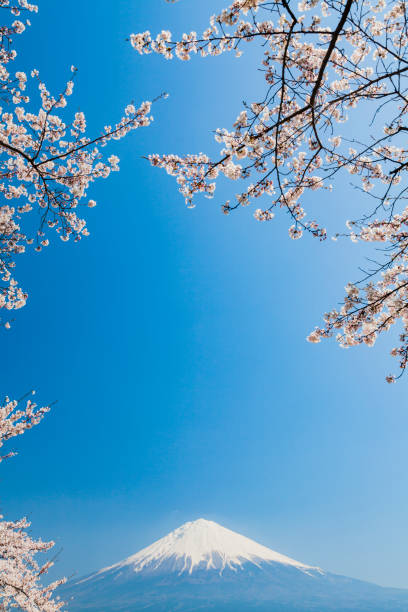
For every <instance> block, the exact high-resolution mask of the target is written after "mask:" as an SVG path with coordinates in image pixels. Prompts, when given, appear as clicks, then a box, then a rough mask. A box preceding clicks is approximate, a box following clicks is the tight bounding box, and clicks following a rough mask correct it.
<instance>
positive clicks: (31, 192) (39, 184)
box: [0, 0, 152, 328]
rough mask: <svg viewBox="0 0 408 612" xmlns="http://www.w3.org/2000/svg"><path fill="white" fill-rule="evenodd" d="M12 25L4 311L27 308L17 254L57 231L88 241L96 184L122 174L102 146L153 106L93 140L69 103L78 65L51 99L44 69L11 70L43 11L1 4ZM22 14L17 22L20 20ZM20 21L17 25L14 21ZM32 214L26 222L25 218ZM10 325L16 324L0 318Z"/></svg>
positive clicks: (5, 78)
mask: <svg viewBox="0 0 408 612" xmlns="http://www.w3.org/2000/svg"><path fill="white" fill-rule="evenodd" d="M0 8H2V9H6V10H7V13H6V11H4V13H3V15H4V14H7V15H10V16H11V19H10V24H9V25H5V26H2V27H0V99H1V101H2V103H3V108H2V109H1V110H0V193H1V195H2V196H3V197H4V199H5V200H8V203H7V204H6V203H5V204H3V205H1V206H0V278H1V281H2V282H3V285H2V286H0V309H4V311H11V310H16V309H18V308H21V307H22V306H24V305H25V303H26V300H27V292H26V291H25V290H24V289H22V288H20V287H19V285H18V282H17V281H16V279H15V275H14V268H15V265H16V262H15V258H16V255H18V254H21V253H24V252H26V251H27V249H29V248H32V249H35V251H41V250H42V249H43V248H45V247H48V246H49V244H50V240H51V236H50V234H51V231H54V232H56V233H57V235H59V238H60V239H61V240H63V241H65V242H66V241H68V240H70V239H71V240H74V241H75V242H78V241H80V240H81V239H82V238H84V237H85V236H88V235H89V234H88V230H87V228H86V221H85V219H83V218H82V216H79V214H78V207H79V206H83V209H84V207H86V206H88V207H91V208H92V207H94V206H95V205H96V202H95V201H94V200H92V199H89V198H87V190H88V188H89V186H90V184H91V183H92V182H93V181H95V180H96V179H98V178H107V177H108V176H109V175H110V173H111V172H114V171H118V170H119V165H118V164H119V158H118V157H117V156H116V155H114V154H111V155H110V156H109V157H106V155H103V152H102V148H103V147H105V146H106V145H107V144H108V143H109V141H111V140H119V139H121V138H123V137H124V136H126V135H127V134H128V133H129V132H130V131H133V130H135V129H137V128H140V127H145V126H148V125H149V124H150V122H151V120H152V117H151V116H150V109H151V102H143V103H142V104H141V105H140V106H139V107H138V108H137V107H136V106H134V104H129V105H128V106H127V107H126V108H125V111H124V114H123V116H122V117H121V118H120V119H119V121H118V122H117V123H116V124H114V125H107V126H105V127H104V128H103V130H102V131H101V133H100V134H99V135H96V136H88V135H87V127H86V119H85V116H84V114H83V113H82V112H77V113H75V115H74V117H73V119H72V120H70V119H67V118H66V117H67V110H66V107H67V101H68V98H69V96H71V95H72V92H73V88H74V79H75V74H76V68H75V67H73V66H72V67H71V78H70V80H68V82H67V83H66V85H65V87H64V88H63V91H62V92H61V93H59V94H58V95H56V96H53V95H52V94H51V93H50V92H49V91H48V89H47V87H46V85H45V83H44V82H43V80H42V79H41V77H40V75H39V72H38V70H36V69H32V70H31V71H30V74H29V75H27V74H26V72H22V71H16V72H14V71H13V62H14V61H15V60H16V57H17V54H16V51H15V49H14V48H13V42H14V37H15V36H16V35H18V34H21V33H22V32H24V30H25V28H26V27H27V26H28V25H30V22H29V20H28V19H26V18H25V21H24V22H23V21H22V20H21V18H24V17H23V15H24V14H27V13H29V12H36V11H37V7H36V6H34V5H32V4H28V2H27V1H26V0H16V2H15V3H11V2H10V0H0ZM15 17H19V19H15ZM13 19H14V20H13ZM34 88H35V89H37V88H38V90H39V98H40V100H39V106H37V107H35V106H34V102H33V103H30V97H29V95H28V93H27V92H28V90H30V89H34ZM27 217H28V219H27ZM1 322H2V323H3V324H4V325H5V326H6V327H7V328H8V327H10V321H9V320H8V319H6V318H4V317H3V318H2V321H1Z"/></svg>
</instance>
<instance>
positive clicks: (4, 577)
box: [0, 397, 65, 612]
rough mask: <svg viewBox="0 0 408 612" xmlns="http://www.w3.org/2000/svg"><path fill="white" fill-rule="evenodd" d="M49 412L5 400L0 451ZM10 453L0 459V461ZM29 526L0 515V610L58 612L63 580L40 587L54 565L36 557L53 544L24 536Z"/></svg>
mask: <svg viewBox="0 0 408 612" xmlns="http://www.w3.org/2000/svg"><path fill="white" fill-rule="evenodd" d="M24 401H25V403H24ZM49 409H50V407H49V406H46V407H42V408H39V407H38V406H37V404H35V403H34V402H33V401H32V399H31V398H29V399H26V397H23V398H21V399H20V400H10V399H9V398H6V399H5V402H4V404H3V405H2V406H0V448H1V447H2V446H3V445H4V443H5V442H7V441H8V440H10V438H14V437H15V436H19V435H21V434H23V433H24V432H25V431H27V430H28V429H31V428H32V427H34V425H37V424H38V423H39V422H40V421H41V420H42V418H43V417H44V415H45V414H46V413H47V412H48V411H49ZM13 454H14V453H12V452H9V453H8V454H6V455H3V456H0V462H1V461H3V460H4V459H7V458H9V457H11V456H12V455H13ZM29 526H30V523H29V522H28V521H27V519H25V518H24V519H21V520H19V521H14V522H13V521H6V520H4V518H3V517H2V516H0V607H1V609H2V610H8V609H10V608H16V607H17V608H19V609H20V610H27V611H29V612H39V611H41V612H57V610H60V609H61V608H62V606H63V602H61V601H59V599H58V598H55V597H54V596H53V592H54V590H55V589H56V588H57V587H58V586H59V585H61V584H62V583H64V582H65V580H64V579H61V580H56V581H54V582H52V583H51V584H49V585H48V586H46V587H44V586H42V585H41V582H40V581H41V578H42V577H43V575H44V574H46V573H47V571H48V570H49V569H50V567H51V566H52V565H53V562H52V561H47V562H46V563H43V564H41V565H40V564H39V563H38V562H37V560H36V557H37V555H38V554H39V553H44V552H47V551H48V550H49V549H50V548H52V547H53V546H54V542H43V541H42V540H33V539H32V538H31V537H30V535H29V534H28V533H27V528H28V527H29Z"/></svg>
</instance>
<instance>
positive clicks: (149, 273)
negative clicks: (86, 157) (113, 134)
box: [0, 0, 408, 587]
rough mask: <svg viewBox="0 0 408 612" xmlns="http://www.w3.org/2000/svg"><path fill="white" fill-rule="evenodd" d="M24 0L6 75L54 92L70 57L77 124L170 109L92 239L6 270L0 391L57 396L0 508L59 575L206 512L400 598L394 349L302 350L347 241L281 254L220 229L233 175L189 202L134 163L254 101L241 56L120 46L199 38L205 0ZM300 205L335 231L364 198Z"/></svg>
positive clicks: (113, 186) (130, 145)
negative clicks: (189, 57)
mask: <svg viewBox="0 0 408 612" xmlns="http://www.w3.org/2000/svg"><path fill="white" fill-rule="evenodd" d="M118 4H120V6H119V7H118V6H117V5H118ZM39 5H40V11H39V14H38V15H37V16H34V17H33V18H32V22H33V26H32V27H31V29H30V30H29V31H28V32H27V33H25V34H24V36H23V37H21V38H20V39H19V45H20V61H21V67H23V68H25V69H29V68H31V67H36V68H39V69H40V72H41V75H42V76H43V78H44V79H45V80H46V82H47V83H48V84H49V85H50V87H54V88H55V89H56V90H57V91H59V89H60V87H61V85H62V83H63V82H64V80H65V79H66V77H67V75H69V68H70V66H71V64H74V65H76V66H78V67H79V73H78V79H77V84H76V91H75V94H74V96H73V98H72V99H71V109H72V111H73V112H74V111H76V110H77V109H78V108H80V109H81V110H83V111H84V112H85V113H86V115H87V118H88V124H89V126H90V129H91V130H94V132H95V133H97V132H98V131H99V127H100V126H103V125H105V124H106V123H108V122H109V123H111V122H113V121H114V120H115V118H116V117H118V118H119V117H120V115H121V109H122V108H123V107H124V106H125V105H126V104H127V103H128V102H129V101H131V100H134V101H135V102H139V101H142V100H144V99H151V98H153V97H155V96H156V95H157V94H159V93H160V92H161V91H168V92H169V93H170V97H169V98H168V99H167V100H166V101H162V102H160V103H158V104H157V105H155V107H154V109H153V112H154V116H155V122H154V124H153V126H152V127H150V128H147V129H143V130H138V131H137V132H135V133H133V134H132V135H130V136H129V137H128V138H127V139H126V140H125V141H121V142H120V143H116V144H115V145H114V146H112V148H111V150H112V152H114V153H117V154H118V155H119V156H120V158H121V164H120V165H121V172H120V173H116V174H114V175H112V176H111V177H110V179H109V180H108V181H103V182H100V183H98V184H95V185H94V186H93V187H92V189H91V190H90V192H89V196H90V197H93V198H94V199H96V200H97V201H98V207H97V208H95V209H92V210H91V211H90V212H89V215H88V223H89V229H90V231H91V237H90V238H89V239H88V240H86V241H83V242H82V243H81V244H79V245H71V244H68V245H65V244H62V243H61V244H60V241H55V245H54V246H53V247H52V248H49V249H47V250H46V251H45V252H43V253H41V254H39V255H37V254H36V255H32V256H30V257H27V258H22V261H20V262H19V266H18V271H19V275H20V279H21V280H22V285H23V286H24V287H26V288H27V289H29V291H30V299H29V303H28V306H27V307H26V308H24V309H23V310H21V311H20V312H19V313H18V316H17V317H16V321H15V324H14V326H13V328H12V329H11V330H10V331H9V332H7V333H6V332H5V333H4V335H3V336H2V339H1V342H2V345H3V356H4V358H3V365H2V376H1V383H2V384H1V387H2V389H3V392H4V394H6V393H7V394H9V395H11V396H20V395H22V394H23V393H24V392H25V391H26V390H28V389H30V388H32V387H34V388H36V389H37V393H38V399H39V400H42V401H43V402H44V403H46V402H49V401H52V400H55V399H58V404H57V405H56V406H55V407H54V408H53V410H52V413H51V414H50V415H49V416H48V417H47V418H46V420H45V421H44V422H43V423H42V424H41V426H39V427H37V428H36V429H35V430H33V431H31V432H28V433H27V434H26V435H24V436H23V437H22V438H21V439H20V440H15V441H13V444H12V447H13V448H15V449H17V450H18V451H19V455H18V457H17V458H14V459H13V460H10V461H8V462H7V464H4V465H3V466H2V471H1V479H2V481H1V492H2V494H1V505H0V508H1V511H2V512H3V513H4V514H5V515H6V516H7V517H9V518H18V517H20V516H21V515H25V514H26V515H28V516H29V518H30V519H31V520H32V523H33V528H32V530H33V533H34V534H35V535H41V536H42V537H43V538H51V539H54V540H56V543H57V548H58V549H60V548H61V549H62V552H61V554H60V556H59V559H58V562H57V573H58V574H66V575H72V574H73V573H77V574H83V573H87V572H89V571H92V570H94V569H98V568H100V567H102V566H105V565H108V564H110V563H112V562H115V561H117V560H119V559H121V558H123V557H125V556H127V555H129V554H131V553H134V552H136V551H137V550H138V549H139V548H141V547H142V546H145V545H148V544H150V543H151V541H152V540H153V539H157V538H158V537H161V536H162V535H164V534H165V533H166V532H167V531H169V530H171V529H174V528H175V527H177V526H178V525H180V524H181V523H183V522H185V521H187V520H193V519H195V518H198V517H200V516H203V517H205V518H209V519H212V520H216V521H218V522H220V523H222V524H224V525H225V526H227V527H230V528H232V529H235V530H237V531H241V532H242V533H244V534H245V535H248V536H249V537H253V538H255V539H258V540H260V541H261V542H262V543H263V544H265V545H269V546H271V547H272V548H274V549H276V550H278V551H280V552H282V553H285V554H288V555H290V556H293V557H294V558H297V559H299V560H301V561H304V562H306V563H313V564H318V565H320V566H321V567H323V568H325V569H327V570H331V571H334V572H338V573H343V574H347V575H350V576H354V577H359V578H363V579H367V580H373V581H376V582H378V583H380V584H384V585H393V586H403V587H408V581H407V570H408V560H407V558H406V550H407V546H408V535H407V529H406V516H407V510H408V486H407V484H408V482H407V480H408V477H407V470H406V466H407V463H408V445H407V432H408V402H407V400H406V396H407V393H406V384H407V381H406V380H402V381H401V382H400V383H399V384H397V385H393V386H389V385H387V384H386V383H385V382H384V375H385V374H386V373H388V372H389V371H391V370H392V368H395V366H396V363H394V360H392V359H391V358H390V357H389V356H388V350H389V348H390V347H391V346H392V340H390V339H384V340H381V341H379V343H378V345H377V346H376V347H375V348H374V349H366V348H361V349H356V350H348V351H343V350H341V349H339V348H338V347H337V346H336V344H335V343H334V342H327V343H325V344H320V345H317V346H314V345H310V344H308V343H307V342H306V341H305V337H306V335H307V334H308V333H309V332H310V330H311V329H312V328H313V326H314V325H315V324H319V322H320V320H321V313H322V312H324V311H325V310H326V309H327V308H329V307H330V306H332V305H334V304H336V303H337V302H338V301H339V299H340V298H341V296H342V293H343V287H344V285H345V284H346V282H347V281H349V280H354V279H356V278H357V277H358V270H357V267H358V265H361V264H362V263H364V259H363V257H364V254H365V253H364V251H363V249H361V248H360V247H358V246H355V245H351V244H350V243H344V244H343V243H339V242H338V243H333V242H331V241H327V242H326V243H324V244H320V243H318V242H316V241H314V240H311V239H309V238H305V239H303V240H301V241H297V242H292V241H290V240H289V239H288V238H287V227H288V219H287V218H285V216H280V217H279V218H277V219H275V220H274V221H273V222H271V223H269V224H259V223H257V222H255V221H254V220H253V218H252V211H251V210H248V209H245V210H239V211H237V212H236V213H234V214H233V215H230V216H229V217H225V216H223V215H222V214H221V212H220V207H219V204H220V203H221V202H222V201H223V199H226V198H228V197H230V196H231V195H234V194H235V192H236V187H235V185H234V184H232V183H230V184H223V185H221V186H220V190H219V197H217V198H215V199H214V200H213V201H209V200H203V201H202V202H201V203H200V204H199V205H198V206H197V208H195V209H194V210H188V209H186V208H185V207H184V203H183V200H182V198H181V196H180V195H179V194H178V192H177V188H176V184H175V181H174V179H172V178H171V177H168V176H167V175H166V174H165V173H163V172H161V171H159V170H155V169H153V168H150V167H149V165H148V164H147V163H146V162H145V161H144V160H143V159H142V155H145V154H147V153H150V152H171V153H173V152H174V153H186V152H199V151H205V152H210V153H211V152H215V151H216V148H215V146H214V143H213V137H212V130H213V129H215V128H216V127H224V126H226V127H229V126H230V125H231V123H232V122H233V120H234V119H235V117H236V115H237V114H238V112H239V110H240V104H241V100H242V99H246V98H247V96H248V92H249V91H250V92H251V96H252V98H255V97H256V92H261V91H262V80H261V77H260V75H259V74H257V73H256V71H255V70H254V68H255V67H256V65H257V60H258V58H259V56H260V52H259V50H257V49H256V48H255V47H254V48H252V47H251V46H248V47H247V50H246V53H245V54H244V56H243V57H242V58H240V60H236V59H235V58H234V57H233V56H223V57H221V58H211V59H207V60H205V61H200V60H199V59H197V60H194V61H191V62H189V63H180V62H166V61H165V60H164V59H162V58H161V57H152V56H148V57H140V56H138V55H137V54H136V53H135V52H134V51H133V50H132V49H131V47H130V45H129V44H128V43H127V42H126V37H127V36H128V35H129V34H130V33H131V32H138V31H141V30H145V29H151V30H152V32H155V31H157V30H160V29H162V28H163V27H166V28H169V29H171V30H173V31H174V32H182V31H184V30H189V29H199V28H200V26H201V27H205V25H206V23H207V18H208V16H209V15H210V14H211V13H212V12H214V11H215V10H217V9H219V8H222V7H223V2H222V1H221V0H208V1H207V2H206V3H201V2H197V1H196V0H190V1H188V0H183V1H182V2H180V3H178V4H176V5H173V6H171V5H167V4H166V3H165V2H164V1H162V0H151V1H150V2H148V3H146V2H136V3H135V2H132V1H131V0H122V1H121V2H120V3H112V2H108V1H107V0H101V1H100V2H99V3H98V6H97V8H95V3H91V2H80V1H79V0H73V1H72V2H70V3H56V2H53V1H52V0H39ZM248 97H249V96H248ZM252 98H249V101H251V100H252ZM357 119H358V118H357ZM357 119H356V121H357ZM307 204H308V206H309V207H310V208H311V209H312V210H313V212H315V214H319V215H320V216H321V217H322V218H323V219H325V222H326V223H327V224H328V226H329V228H333V229H335V228H336V227H338V223H339V222H340V223H343V222H344V220H345V219H347V218H350V217H352V216H353V215H356V211H361V205H362V204H361V201H360V200H359V196H358V195H357V194H356V192H353V191H352V190H350V188H349V187H348V184H347V182H346V181H344V183H342V184H338V185H337V188H336V189H335V190H334V192H333V193H332V194H330V195H325V196H324V198H320V200H319V201H316V202H314V201H310V202H308V203H307ZM357 214H358V213H357ZM336 224H337V225H336ZM342 227H343V225H340V228H342Z"/></svg>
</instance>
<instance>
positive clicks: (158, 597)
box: [61, 519, 408, 612]
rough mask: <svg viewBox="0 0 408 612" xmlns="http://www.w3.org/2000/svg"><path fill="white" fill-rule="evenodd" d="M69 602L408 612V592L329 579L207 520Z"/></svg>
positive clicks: (68, 597)
mask: <svg viewBox="0 0 408 612" xmlns="http://www.w3.org/2000/svg"><path fill="white" fill-rule="evenodd" d="M61 597H62V598H63V599H65V601H67V602H68V609H69V610H73V611H79V610H81V611H82V610H83V611H85V610H95V611H96V610H97V611H98V612H114V611H115V612H116V611H117V612H119V611H121V612H136V611H138V610H146V611H148V612H173V611H174V612H176V611H179V612H187V611H191V612H192V611H195V610H197V611H198V610H200V611H202V612H203V611H205V610H209V611H212V612H250V611H255V610H257V611H259V612H300V611H302V612H306V611H307V612H312V611H313V612H328V611H329V610H337V611H340V610H341V611H342V612H345V611H346V610H347V611H349V612H351V611H353V610H354V611H367V612H368V611H370V612H394V611H395V612H396V611H400V612H408V591H404V590H399V589H385V588H382V587H378V586H376V585H373V584H369V583H365V582H361V581H358V580H353V579H351V578H345V577H343V576H337V575H334V574H330V573H328V572H324V571H323V570H321V569H320V568H319V567H314V566H311V565H306V564H305V563H301V562H299V561H295V560H294V559H291V558H290V557H286V556H285V555H282V554H280V553H278V552H275V551H273V550H271V549H270V548H267V547H265V546H262V545H261V544H258V543H257V542H254V541H253V540H250V539H249V538H246V537H244V536H242V535H240V534H238V533H235V532H233V531H231V530H229V529H226V528H225V527H222V526H221V525H218V524H217V523H214V522H213V521H207V520H204V519H198V520H196V521H193V522H189V523H185V524H184V525H182V526H181V527H179V528H178V529H176V530H175V531H172V532H171V533H169V534H168V535H166V536H165V537H164V538H161V539H160V540H157V541H156V542H154V543H153V544H152V545H151V546H148V547H147V548H144V549H143V550H141V551H139V552H138V553H136V554H135V555H132V556H130V557H128V558H127V559H125V560H123V561H121V562H119V563H116V564H114V565H112V566H110V567H105V568H103V569H101V570H99V571H98V572H96V573H94V574H91V575H90V576H87V577H85V578H82V579H80V580H76V581H72V582H71V583H70V584H68V585H67V586H66V587H64V588H63V589H62V592H61Z"/></svg>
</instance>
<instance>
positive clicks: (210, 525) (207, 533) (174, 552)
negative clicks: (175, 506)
mask: <svg viewBox="0 0 408 612" xmlns="http://www.w3.org/2000/svg"><path fill="white" fill-rule="evenodd" d="M244 563H245V564H246V563H250V564H253V565H256V566H257V567H261V565H262V564H264V563H268V564H270V563H280V564H283V565H286V566H292V567H295V568H297V569H299V570H301V571H307V570H309V569H316V568H312V567H311V566H309V565H305V564H304V563H300V562H299V561H295V560H294V559H291V558H290V557H286V556H285V555H281V554H280V553H278V552H275V551H274V550H271V549H270V548H267V547H266V546H262V545H261V544H258V543H257V542H255V541H254V540H250V539H249V538H246V537H245V536H242V535H240V534H239V533H236V532H234V531H231V530H230V529H227V528H226V527H222V526H221V525H219V524H218V523H215V522H214V521H208V520H206V519H204V518H199V519H197V520H195V521H191V522H188V523H184V524H183V525H181V526H180V527H178V528H177V529H175V530H174V531H172V532H171V533H169V534H168V535H166V536H165V537H164V538H161V539H160V540H157V541H156V542H154V543H153V544H151V545H150V546H148V547H147V548H144V549H143V550H141V551H139V552H138V553H136V554H135V555H132V556H131V557H128V558H127V559H125V560H124V561H121V562H120V563H117V564H115V565H113V566H111V567H109V568H105V569H104V570H101V571H102V572H103V571H107V570H112V569H119V568H124V567H128V568H130V567H131V568H132V569H133V571H134V572H136V573H138V572H141V571H143V570H145V571H160V570H167V571H168V570H171V571H176V572H177V573H179V574H182V573H189V574H191V573H192V572H193V571H195V570H198V569H202V570H217V571H219V572H221V573H222V572H223V571H224V569H226V568H229V569H231V570H238V569H242V567H243V564H244Z"/></svg>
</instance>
